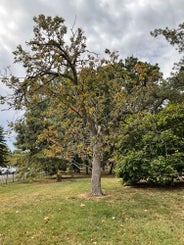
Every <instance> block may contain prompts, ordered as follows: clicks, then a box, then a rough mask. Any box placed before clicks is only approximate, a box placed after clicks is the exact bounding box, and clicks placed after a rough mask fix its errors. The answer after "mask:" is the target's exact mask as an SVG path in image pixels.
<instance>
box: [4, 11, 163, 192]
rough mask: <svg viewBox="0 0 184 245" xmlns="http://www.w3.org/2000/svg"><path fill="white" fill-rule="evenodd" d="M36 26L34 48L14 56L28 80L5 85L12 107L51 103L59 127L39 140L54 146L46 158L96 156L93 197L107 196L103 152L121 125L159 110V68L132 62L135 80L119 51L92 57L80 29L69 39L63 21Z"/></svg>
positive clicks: (41, 18)
mask: <svg viewBox="0 0 184 245" xmlns="http://www.w3.org/2000/svg"><path fill="white" fill-rule="evenodd" d="M34 21H35V26H34V29H33V31H34V38H33V39H32V40H30V41H29V42H27V43H26V44H27V47H28V48H30V49H28V50H24V49H23V48H22V46H21V45H19V46H18V47H17V50H16V51H15V52H14V55H15V62H20V63H22V65H23V66H24V67H25V69H26V77H25V79H24V80H23V81H20V80H19V79H17V78H15V77H13V76H12V77H11V79H10V80H6V84H7V85H8V86H9V87H10V88H11V89H13V91H14V93H13V97H12V100H11V102H10V104H12V105H14V106H16V108H19V107H22V106H24V107H25V108H26V110H29V109H30V108H33V107H34V106H35V105H36V104H38V103H42V102H43V101H45V100H49V101H50V104H52V106H51V107H50V108H49V110H48V111H47V116H49V117H50V118H53V119H54V120H55V121H57V123H54V124H52V125H51V126H50V127H49V128H48V129H46V130H43V132H42V134H41V135H40V137H39V140H40V141H42V140H47V141H48V142H49V148H48V149H46V150H47V154H51V155H57V154H63V155H66V154H67V155H68V156H70V155H71V156H72V155H73V154H74V153H76V152H77V153H79V156H80V157H81V155H86V152H87V153H88V154H89V155H91V157H92V180H91V195H94V196H95V195H102V194H103V193H102V190H101V166H102V165H101V164H102V156H103V153H104V151H107V150H108V147H110V148H111V147H112V146H111V143H110V142H111V138H112V137H113V135H114V134H115V132H118V128H119V124H120V122H121V121H122V120H125V119H126V117H127V116H128V115H130V114H133V113H138V112H139V111H140V110H143V109H145V108H146V109H148V107H149V109H150V110H154V107H153V105H152V101H151V100H150V99H149V98H150V96H149V92H148V91H149V90H150V87H154V88H155V89H156V88H157V86H156V83H157V82H158V81H159V80H160V78H161V74H160V72H159V68H158V66H150V64H147V63H143V62H139V61H138V60H137V59H134V58H133V57H132V58H130V59H129V65H130V66H131V65H132V68H131V67H130V70H131V69H133V72H132V74H133V75H132V74H131V71H129V70H128V69H129V68H128V64H124V62H123V61H122V60H121V59H119V56H118V54H117V52H110V51H109V50H108V49H106V50H105V57H106V58H100V57H99V56H98V55H96V54H94V53H91V52H89V51H88V50H87V47H86V37H85V36H84V33H83V31H82V30H81V29H80V28H78V29H77V30H76V31H74V30H73V29H72V30H71V36H70V37H69V33H68V31H67V27H66V26H65V24H64V20H63V19H62V18H60V17H58V16H56V17H54V18H51V17H45V16H44V15H39V16H38V17H34ZM127 62H128V60H127ZM129 85H130V86H129ZM148 88H149V89H148ZM155 93H156V91H155ZM144 98H146V101H147V102H146V103H145V100H144ZM45 117H46V116H45Z"/></svg>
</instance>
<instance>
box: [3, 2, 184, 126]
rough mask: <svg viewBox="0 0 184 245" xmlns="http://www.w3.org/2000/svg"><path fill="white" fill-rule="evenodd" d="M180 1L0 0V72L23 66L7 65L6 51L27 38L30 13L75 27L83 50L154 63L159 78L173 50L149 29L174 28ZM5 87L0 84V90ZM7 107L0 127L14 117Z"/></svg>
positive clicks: (17, 70) (16, 70)
mask: <svg viewBox="0 0 184 245" xmlns="http://www.w3.org/2000/svg"><path fill="white" fill-rule="evenodd" d="M183 9H184V2H183V0H165V1H163V0H154V1H149V0H131V1H130V0H111V1H109V0H93V1H92V0H67V1H66V0H54V1H50V0H34V1H29V0H13V1H12V0H1V3H0V24H1V31H0V70H1V71H2V70H3V69H4V68H5V67H6V66H9V65H10V66H11V69H12V71H13V72H14V73H15V74H16V75H18V76H21V74H23V69H22V68H21V67H20V66H19V65H15V64H13V55H12V51H14V50H15V49H16V46H17V45H18V44H24V43H25V41H28V40H29V39H30V38H31V37H32V29H33V24H34V23H33V17H34V16H37V15H38V14H41V13H43V14H45V15H51V16H55V15H59V16H62V17H63V18H64V19H65V20H66V24H67V26H69V28H71V27H72V25H73V23H74V20H75V19H76V27H78V26H80V27H82V28H83V30H84V31H85V34H86V36H87V44H88V49H90V50H91V51H95V52H98V53H100V54H102V52H103V50H104V49H105V48H109V49H111V50H118V51H119V52H120V56H121V57H122V58H125V57H127V56H130V55H135V56H137V57H138V58H140V59H142V60H144V61H148V62H151V63H159V65H160V67H161V70H162V71H163V72H164V74H165V76H168V75H169V72H170V70H171V67H172V65H173V63H174V62H175V61H177V60H178V59H179V56H178V54H177V52H176V51H175V50H174V48H173V47H171V46H169V45H168V43H167V42H166V41H165V40H164V39H163V38H157V39H154V38H153V37H151V36H150V31H152V30H154V29H155V28H160V27H161V28H164V27H166V26H168V27H171V28H175V27H176V26H177V25H178V24H179V23H181V22H183V17H184V14H183ZM5 91H6V89H5V88H4V87H3V86H2V85H1V83H0V94H2V93H5ZM16 116H17V114H15V113H14V112H13V111H11V113H10V112H2V111H0V125H2V126H3V127H5V128H7V121H8V120H10V119H11V120H14V119H15V118H16Z"/></svg>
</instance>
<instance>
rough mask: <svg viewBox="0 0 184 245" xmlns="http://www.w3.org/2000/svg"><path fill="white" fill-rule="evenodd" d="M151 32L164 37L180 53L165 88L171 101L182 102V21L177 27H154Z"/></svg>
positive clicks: (183, 83)
mask: <svg viewBox="0 0 184 245" xmlns="http://www.w3.org/2000/svg"><path fill="white" fill-rule="evenodd" d="M151 34H152V35H153V36H154V37H157V36H158V35H162V36H164V37H165V39H166V40H167V41H168V42H169V43H170V44H171V45H172V46H174V47H175V48H176V50H177V51H178V52H179V53H180V54H181V59H180V61H179V62H178V63H175V66H174V70H173V72H172V73H171V77H170V78H169V79H168V81H167V83H168V84H167V90H170V93H169V99H170V100H172V101H173V102H178V101H180V102H182V101H183V100H184V94H183V90H184V56H183V54H184V23H181V24H179V26H178V28H175V29H169V28H168V27H166V28H165V29H156V30H154V31H153V32H151Z"/></svg>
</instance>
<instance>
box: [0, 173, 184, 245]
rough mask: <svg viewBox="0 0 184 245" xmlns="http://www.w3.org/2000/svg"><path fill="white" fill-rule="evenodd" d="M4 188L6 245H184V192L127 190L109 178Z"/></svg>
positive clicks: (2, 235) (1, 218) (2, 238)
mask: <svg viewBox="0 0 184 245" xmlns="http://www.w3.org/2000/svg"><path fill="white" fill-rule="evenodd" d="M102 186H103V189H104V192H105V193H106V195H105V196H104V197H102V198H89V197H88V196H87V195H85V193H87V192H88V191H89V190H90V179H87V178H86V179H84V178H83V179H74V180H67V179H65V180H64V181H63V182H60V183H56V182H53V181H52V182H45V183H42V182H39V183H32V184H9V185H4V186H0V197H1V198H0V207H1V208H0V245H15V244H16V245H21V244H22V245H42V244H43V245H52V244H70V245H72V244H85V245H86V244H109V245H110V244H115V245H116V244H122V245H124V244H125V245H126V244H136V245H137V244H141V245H144V244H157V245H164V244H165V245H170V244H174V245H179V244H181V245H183V244H184V209H183V207H184V189H183V188H178V189H164V188H163V189H158V188H130V187H123V186H122V185H121V182H120V180H118V179H116V178H103V179H102Z"/></svg>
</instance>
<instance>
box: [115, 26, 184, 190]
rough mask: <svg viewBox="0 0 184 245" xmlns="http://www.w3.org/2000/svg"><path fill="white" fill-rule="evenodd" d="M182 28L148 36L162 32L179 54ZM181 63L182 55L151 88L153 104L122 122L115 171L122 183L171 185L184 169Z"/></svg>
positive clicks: (182, 47) (155, 32) (183, 33)
mask: <svg viewBox="0 0 184 245" xmlns="http://www.w3.org/2000/svg"><path fill="white" fill-rule="evenodd" d="M183 29H184V24H180V25H179V27H178V29H173V30H170V29H169V28H166V29H157V30H155V31H154V32H152V35H154V36H155V37H156V36H158V35H164V37H165V38H166V40H167V41H169V43H171V45H173V46H176V48H177V50H178V51H179V52H180V53H181V54H183V51H184V46H183V43H184V42H183V41H184V40H183V38H184V32H183ZM183 62H184V59H183V57H182V58H181V60H180V62H179V63H178V64H176V66H175V72H172V73H171V77H170V78H168V79H167V80H166V81H162V82H161V83H160V82H159V84H157V86H156V87H155V89H153V90H151V93H150V95H151V97H150V99H151V100H153V106H151V107H149V108H148V107H147V109H148V110H146V111H144V113H143V114H140V115H136V116H135V115H134V116H131V117H130V118H129V121H128V124H124V125H122V131H121V133H122V135H121V136H120V141H119V147H120V148H119V149H120V152H119V155H118V156H117V159H118V164H117V169H116V171H117V174H118V175H119V176H121V177H122V178H123V182H124V183H126V184H135V183H138V182H139V181H142V180H143V181H148V182H152V183H157V184H164V185H165V184H172V183H173V181H174V179H176V178H177V177H178V176H179V175H180V174H181V173H182V172H183V170H184V165H183V160H184V155H183V150H184V149H183V146H184V142H183V119H184V118H183V115H184V113H183V112H184V110H183V109H184V108H183V99H184V97H183V89H184V76H183V75H184V73H183V66H184V63H183ZM154 105H155V106H154ZM153 108H154V110H153ZM150 109H151V110H150ZM155 109H156V110H155Z"/></svg>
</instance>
